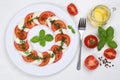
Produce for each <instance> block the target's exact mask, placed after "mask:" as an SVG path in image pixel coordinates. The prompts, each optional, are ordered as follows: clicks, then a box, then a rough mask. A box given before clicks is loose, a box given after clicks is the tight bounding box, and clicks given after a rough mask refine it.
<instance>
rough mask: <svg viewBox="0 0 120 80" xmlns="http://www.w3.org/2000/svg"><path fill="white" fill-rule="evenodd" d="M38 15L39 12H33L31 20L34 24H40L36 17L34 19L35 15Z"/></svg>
mask: <svg viewBox="0 0 120 80" xmlns="http://www.w3.org/2000/svg"><path fill="white" fill-rule="evenodd" d="M39 16H40V12H34V14H33V22H34V23H36V24H40V23H39V21H38V19H34V18H35V17H39Z"/></svg>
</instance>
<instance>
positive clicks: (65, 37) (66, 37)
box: [55, 34, 70, 46]
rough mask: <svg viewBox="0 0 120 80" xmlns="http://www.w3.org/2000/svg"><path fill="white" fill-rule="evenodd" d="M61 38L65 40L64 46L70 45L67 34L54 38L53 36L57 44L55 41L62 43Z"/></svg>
mask: <svg viewBox="0 0 120 80" xmlns="http://www.w3.org/2000/svg"><path fill="white" fill-rule="evenodd" d="M62 38H64V39H65V41H64V42H65V43H66V45H67V46H68V45H69V44H70V37H69V36H68V35H67V34H57V35H56V36H55V41H56V42H57V41H62Z"/></svg>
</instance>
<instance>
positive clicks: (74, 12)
mask: <svg viewBox="0 0 120 80" xmlns="http://www.w3.org/2000/svg"><path fill="white" fill-rule="evenodd" d="M67 11H68V12H69V14H70V15H72V16H75V15H77V14H78V9H77V7H76V6H75V4H73V3H70V4H69V5H68V6H67Z"/></svg>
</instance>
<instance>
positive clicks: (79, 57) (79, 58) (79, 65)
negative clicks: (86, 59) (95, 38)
mask: <svg viewBox="0 0 120 80" xmlns="http://www.w3.org/2000/svg"><path fill="white" fill-rule="evenodd" d="M81 48H82V39H80V49H79V50H80V51H79V56H78V62H77V70H80V69H81Z"/></svg>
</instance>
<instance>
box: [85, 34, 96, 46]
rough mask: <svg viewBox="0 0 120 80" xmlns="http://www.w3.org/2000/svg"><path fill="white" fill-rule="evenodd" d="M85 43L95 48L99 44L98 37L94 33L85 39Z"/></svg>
mask: <svg viewBox="0 0 120 80" xmlns="http://www.w3.org/2000/svg"><path fill="white" fill-rule="evenodd" d="M84 44H85V45H86V47H88V48H95V47H96V46H97V44H98V39H97V37H96V36H94V35H88V36H86V37H85V39H84Z"/></svg>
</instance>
